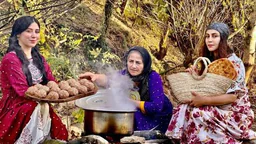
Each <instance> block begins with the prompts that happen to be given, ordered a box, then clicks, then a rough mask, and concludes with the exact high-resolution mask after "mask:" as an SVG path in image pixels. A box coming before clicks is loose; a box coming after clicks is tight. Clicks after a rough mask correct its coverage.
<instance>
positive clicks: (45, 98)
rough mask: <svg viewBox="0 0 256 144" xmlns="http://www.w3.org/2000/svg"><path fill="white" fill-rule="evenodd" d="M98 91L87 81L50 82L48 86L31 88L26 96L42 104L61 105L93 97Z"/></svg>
mask: <svg viewBox="0 0 256 144" xmlns="http://www.w3.org/2000/svg"><path fill="white" fill-rule="evenodd" d="M97 90H98V88H97V86H96V85H95V84H94V83H93V82H91V81H89V80H87V79H80V80H76V79H68V80H63V81H60V82H59V83H56V82H54V81H49V82H48V83H47V85H41V84H36V85H34V86H31V87H29V88H28V90H27V91H26V93H25V95H26V97H27V98H30V99H33V100H36V101H40V102H51V103H61V102H67V101H72V100H76V99H79V98H82V97H85V96H89V95H93V94H95V93H96V92H97Z"/></svg>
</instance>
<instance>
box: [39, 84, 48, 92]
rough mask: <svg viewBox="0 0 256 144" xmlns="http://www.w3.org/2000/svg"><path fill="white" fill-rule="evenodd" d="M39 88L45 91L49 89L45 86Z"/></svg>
mask: <svg viewBox="0 0 256 144" xmlns="http://www.w3.org/2000/svg"><path fill="white" fill-rule="evenodd" d="M41 89H43V90H45V91H46V92H47V93H48V92H49V91H50V88H49V87H47V86H44V85H43V86H42V87H41Z"/></svg>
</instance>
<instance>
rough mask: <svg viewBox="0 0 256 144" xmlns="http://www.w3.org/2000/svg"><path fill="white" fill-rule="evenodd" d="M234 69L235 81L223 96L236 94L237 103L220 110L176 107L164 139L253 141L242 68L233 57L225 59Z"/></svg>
mask: <svg viewBox="0 0 256 144" xmlns="http://www.w3.org/2000/svg"><path fill="white" fill-rule="evenodd" d="M228 59H229V60H230V61H231V62H232V63H233V64H234V66H235V68H236V70H237V73H238V77H237V79H236V82H235V84H234V85H232V86H231V87H230V88H229V89H228V90H227V93H235V94H237V96H238V97H237V100H236V101H235V102H233V103H231V104H227V105H222V106H202V107H199V108H197V107H191V106H189V105H188V104H181V105H178V106H177V107H176V108H175V109H174V111H173V117H172V119H171V121H170V123H169V126H168V129H167V131H166V135H167V136H168V137H169V138H174V139H180V141H181V143H182V144H197V143H207V144H215V143H217V144H220V143H229V144H239V143H242V142H241V140H243V139H255V138H256V133H255V132H254V131H252V130H251V126H252V122H253V119H254V113H253V111H252V109H251V108H250V107H251V104H250V102H249V97H248V94H247V92H248V90H247V88H246V85H245V82H244V79H245V68H244V65H243V62H242V60H241V59H240V58H238V57H237V56H236V55H235V54H232V55H231V56H230V57H229V58H228Z"/></svg>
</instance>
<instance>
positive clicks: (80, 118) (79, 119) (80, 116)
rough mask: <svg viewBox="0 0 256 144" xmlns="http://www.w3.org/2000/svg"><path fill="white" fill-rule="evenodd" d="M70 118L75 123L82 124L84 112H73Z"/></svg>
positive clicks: (79, 110)
mask: <svg viewBox="0 0 256 144" xmlns="http://www.w3.org/2000/svg"><path fill="white" fill-rule="evenodd" d="M72 116H73V117H74V118H75V123H82V122H83V121H84V110H83V109H78V110H76V111H73V112H72Z"/></svg>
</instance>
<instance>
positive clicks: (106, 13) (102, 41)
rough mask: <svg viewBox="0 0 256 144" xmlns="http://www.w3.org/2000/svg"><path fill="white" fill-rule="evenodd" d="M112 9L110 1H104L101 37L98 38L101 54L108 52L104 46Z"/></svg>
mask: <svg viewBox="0 0 256 144" xmlns="http://www.w3.org/2000/svg"><path fill="white" fill-rule="evenodd" d="M112 8H113V5H112V3H111V2H110V0H106V3H105V8H104V20H103V26H102V28H101V36H100V38H99V42H100V45H101V48H102V50H103V52H104V51H107V50H108V48H107V45H106V35H107V30H108V26H109V22H110V17H111V15H112Z"/></svg>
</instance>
